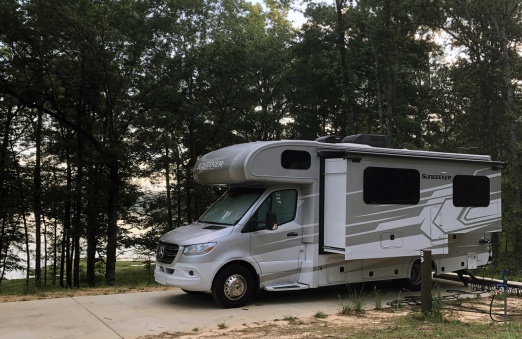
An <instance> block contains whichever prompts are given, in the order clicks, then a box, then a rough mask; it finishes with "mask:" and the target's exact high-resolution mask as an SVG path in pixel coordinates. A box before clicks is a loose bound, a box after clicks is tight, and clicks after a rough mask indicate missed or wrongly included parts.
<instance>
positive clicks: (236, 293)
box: [212, 265, 254, 308]
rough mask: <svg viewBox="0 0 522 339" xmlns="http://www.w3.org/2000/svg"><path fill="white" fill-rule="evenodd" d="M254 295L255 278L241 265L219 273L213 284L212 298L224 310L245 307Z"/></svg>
mask: <svg viewBox="0 0 522 339" xmlns="http://www.w3.org/2000/svg"><path fill="white" fill-rule="evenodd" d="M253 294H254V278H253V277H252V274H251V273H250V271H249V270H248V269H247V268H245V267H243V266H241V265H231V266H227V267H225V268H223V269H222V270H221V271H219V272H218V274H217V275H216V277H215V279H214V283H213V284H212V296H213V297H214V300H215V301H216V303H218V304H219V305H220V306H221V307H223V308H234V307H241V306H244V305H245V304H246V303H248V302H249V301H250V299H251V298H252V295H253Z"/></svg>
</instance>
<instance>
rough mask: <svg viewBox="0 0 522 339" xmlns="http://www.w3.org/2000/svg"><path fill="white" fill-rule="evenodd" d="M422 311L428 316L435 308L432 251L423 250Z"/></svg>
mask: <svg viewBox="0 0 522 339" xmlns="http://www.w3.org/2000/svg"><path fill="white" fill-rule="evenodd" d="M420 256H421V258H420V260H421V310H422V313H424V314H427V313H429V312H431V310H432V306H433V296H432V292H431V287H432V271H431V251H426V250H421V251H420Z"/></svg>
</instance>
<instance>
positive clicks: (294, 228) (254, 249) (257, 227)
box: [249, 189, 302, 285]
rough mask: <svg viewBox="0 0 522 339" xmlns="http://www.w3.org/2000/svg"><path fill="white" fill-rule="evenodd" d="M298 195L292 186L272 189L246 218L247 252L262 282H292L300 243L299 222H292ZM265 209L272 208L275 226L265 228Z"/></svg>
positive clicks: (264, 283) (295, 277)
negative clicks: (247, 222) (248, 248)
mask: <svg viewBox="0 0 522 339" xmlns="http://www.w3.org/2000/svg"><path fill="white" fill-rule="evenodd" d="M298 195H299V193H298V191H297V190H296V189H283V190H277V191H273V192H272V193H270V194H269V195H268V196H267V197H266V199H265V200H264V201H263V202H262V203H261V205H259V207H258V208H257V210H256V212H254V214H253V215H252V218H251V220H250V222H249V231H250V245H251V247H250V248H251V254H252V256H253V257H254V259H255V260H256V261H257V262H258V264H259V266H260V268H261V284H262V285H269V284H290V283H294V282H296V279H297V274H298V273H299V250H300V245H301V243H302V232H301V225H299V224H298V223H297V222H296V215H297V214H296V212H297V199H298ZM267 212H275V215H276V219H277V228H276V229H275V230H270V229H267V225H266V220H267ZM268 228H270V227H268Z"/></svg>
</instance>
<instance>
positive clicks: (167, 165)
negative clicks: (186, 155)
mask: <svg viewBox="0 0 522 339" xmlns="http://www.w3.org/2000/svg"><path fill="white" fill-rule="evenodd" d="M167 133H170V132H167ZM168 139H169V140H170V137H169V138H168ZM169 147H170V142H168V143H167V146H166V147H165V189H166V190H167V225H168V227H169V230H171V229H173V226H172V197H171V191H170V157H169V155H170V154H169Z"/></svg>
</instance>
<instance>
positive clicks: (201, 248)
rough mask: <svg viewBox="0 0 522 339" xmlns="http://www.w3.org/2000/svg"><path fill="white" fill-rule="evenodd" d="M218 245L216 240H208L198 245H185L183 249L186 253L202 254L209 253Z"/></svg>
mask: <svg viewBox="0 0 522 339" xmlns="http://www.w3.org/2000/svg"><path fill="white" fill-rule="evenodd" d="M214 247H216V243H215V242H208V243H206V244H197V245H189V246H185V249H184V250H183V254H185V255H200V254H207V253H209V252H210V251H212V250H213V249H214Z"/></svg>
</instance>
